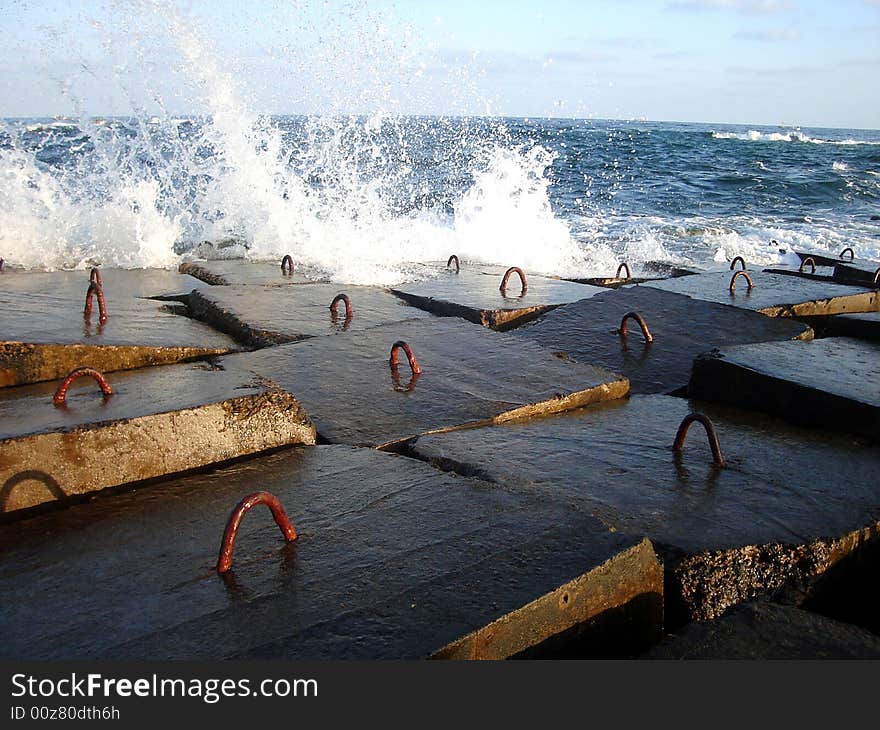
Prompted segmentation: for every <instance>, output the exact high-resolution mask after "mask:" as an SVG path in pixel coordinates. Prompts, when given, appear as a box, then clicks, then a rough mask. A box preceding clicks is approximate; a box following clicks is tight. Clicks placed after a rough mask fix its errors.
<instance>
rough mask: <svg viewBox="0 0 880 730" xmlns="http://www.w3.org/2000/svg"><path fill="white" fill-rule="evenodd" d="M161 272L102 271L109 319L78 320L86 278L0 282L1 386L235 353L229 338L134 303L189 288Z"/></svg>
mask: <svg viewBox="0 0 880 730" xmlns="http://www.w3.org/2000/svg"><path fill="white" fill-rule="evenodd" d="M188 279H189V277H182V276H180V275H179V274H174V273H172V272H166V271H161V270H142V271H124V272H123V271H120V270H108V271H106V272H104V273H103V275H102V287H103V290H104V298H105V300H106V305H107V311H108V317H107V320H106V322H104V323H101V321H100V317H99V312H98V311H97V309H98V308H97V307H95V309H96V311H95V312H94V313H93V314H92V316H91V317H90V318H89V319H85V318H84V317H83V309H84V305H85V301H86V292H87V290H88V287H89V273H88V272H84V271H78V272H63V273H53V274H22V273H18V274H14V275H8V276H7V275H6V274H3V275H2V276H0V328H2V332H3V341H2V342H0V386H10V385H22V384H27V383H36V382H42V381H47V380H54V379H57V378H62V377H64V376H65V375H66V374H67V373H68V372H70V371H71V370H72V369H73V368H75V367H80V366H89V367H94V368H97V369H98V370H101V371H104V372H112V371H116V370H129V369H132V368H139V367H145V366H149V365H164V364H168V363H175V362H181V361H185V360H193V359H196V358H201V357H206V356H210V355H221V354H224V353H226V352H230V351H235V350H238V349H239V347H238V346H237V345H236V343H235V342H234V341H233V340H232V339H230V338H229V337H228V336H226V335H224V334H221V333H219V332H217V331H215V330H213V329H211V328H210V327H208V326H207V325H205V324H202V323H201V322H195V321H193V320H190V319H187V318H185V317H181V316H179V315H177V314H174V313H173V312H172V311H171V310H170V309H169V308H168V305H166V304H163V303H162V302H158V301H152V300H149V299H144V298H140V297H141V295H147V294H149V295H154V294H156V293H158V292H159V291H163V290H164V291H169V292H170V291H174V290H175V289H177V287H178V286H189V285H190V283H191V282H190V281H187V280H188Z"/></svg>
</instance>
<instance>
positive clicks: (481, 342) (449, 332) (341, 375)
mask: <svg viewBox="0 0 880 730" xmlns="http://www.w3.org/2000/svg"><path fill="white" fill-rule="evenodd" d="M398 340H404V341H406V342H407V343H409V345H410V347H411V348H412V350H413V352H414V355H415V357H416V359H417V361H418V364H419V365H420V366H421V370H422V372H421V374H420V375H417V376H414V375H412V373H411V371H410V368H409V365H408V364H407V361H406V358H404V357H402V356H401V360H400V364H399V366H398V368H397V370H396V371H395V370H392V368H391V367H390V366H389V355H390V350H391V346H392V345H393V344H394V343H395V342H396V341H398ZM221 362H222V365H223V367H226V368H228V369H233V368H234V369H239V370H247V371H249V372H252V373H257V374H260V375H262V376H264V377H267V378H270V379H272V380H273V381H275V382H277V383H278V384H279V385H280V386H281V387H283V388H286V389H288V390H290V392H292V393H294V394H295V395H296V397H297V398H298V399H299V400H300V402H301V403H302V404H303V406H304V407H305V409H306V410H307V411H308V413H309V415H310V416H311V417H312V418H313V419H314V421H315V425H316V426H317V427H318V433H319V434H320V435H321V437H322V438H324V439H326V440H327V441H329V442H331V443H347V444H356V445H363V446H388V445H390V444H393V443H395V442H398V441H400V440H402V439H406V438H409V437H412V436H415V435H418V434H420V433H425V432H428V431H434V430H438V429H448V428H455V427H459V426H462V425H464V424H474V423H489V422H492V421H493V420H494V421H500V420H505V419H507V418H511V417H515V416H520V417H522V416H528V415H539V414H542V413H547V412H553V411H560V410H568V409H571V408H576V407H578V406H581V405H586V404H587V403H592V402H595V401H599V400H608V399H611V398H620V397H622V396H624V395H626V393H627V392H628V390H629V383H628V381H627V380H626V378H623V377H622V376H620V375H615V374H613V373H610V372H608V371H606V370H602V369H600V368H594V367H592V366H590V365H585V364H580V363H574V362H571V361H566V360H563V359H560V358H558V357H554V356H553V355H552V354H551V353H550V352H549V351H548V350H545V349H544V348H542V347H540V346H538V345H536V344H534V343H532V342H529V341H527V340H524V339H522V338H514V337H512V336H511V335H509V334H502V333H497V332H492V331H491V330H487V329H485V328H482V327H479V326H476V325H473V324H469V323H467V322H462V321H461V320H458V319H448V318H430V319H424V320H409V321H405V322H400V323H398V324H392V325H382V326H380V327H374V328H372V329H369V330H364V331H362V332H351V333H348V334H346V335H345V336H344V337H320V338H314V339H310V340H306V341H303V342H298V343H294V344H291V345H281V346H279V347H272V348H267V349H265V350H259V351H257V352H252V353H246V354H239V355H232V356H229V357H226V358H223V359H222V361H221Z"/></svg>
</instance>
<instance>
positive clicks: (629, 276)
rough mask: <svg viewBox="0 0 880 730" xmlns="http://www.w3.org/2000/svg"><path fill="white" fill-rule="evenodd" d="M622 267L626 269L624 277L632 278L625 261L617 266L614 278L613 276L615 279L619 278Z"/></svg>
mask: <svg viewBox="0 0 880 730" xmlns="http://www.w3.org/2000/svg"><path fill="white" fill-rule="evenodd" d="M622 269H625V270H626V278H627V279H632V278H633V277H632V272H631V271H630V270H629V264H628V263H626V261H624V262H623V263H622V264H621V265H620V266H618V267H617V273H616V274H615V275H614V278H615V279H619V278H620V272H621V270H622Z"/></svg>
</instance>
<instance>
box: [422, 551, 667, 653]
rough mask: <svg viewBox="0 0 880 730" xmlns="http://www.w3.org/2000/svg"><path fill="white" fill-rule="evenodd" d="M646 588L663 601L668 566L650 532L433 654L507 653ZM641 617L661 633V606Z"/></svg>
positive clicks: (527, 646)
mask: <svg viewBox="0 0 880 730" xmlns="http://www.w3.org/2000/svg"><path fill="white" fill-rule="evenodd" d="M646 594H653V595H654V596H656V598H657V600H658V601H659V603H660V605H661V606H662V603H663V568H662V566H661V565H660V561H659V560H658V558H657V555H656V553H655V552H654V547H653V545H652V544H651V542H650V540H648V539H647V538H645V539H643V540H642V541H641V542H640V543H639V544H637V545H634V546H632V547H630V548H628V549H627V550H624V551H623V552H621V553H619V554H618V555H615V556H613V557H611V558H609V559H608V560H606V561H605V562H604V563H603V564H602V565H599V566H597V567H595V568H593V569H591V570H589V571H587V572H586V573H583V574H582V575H580V576H578V577H576V578H574V579H573V580H570V581H568V582H567V583H564V584H563V585H561V586H559V587H558V588H556V589H555V590H553V591H551V592H550V593H546V594H544V595H543V596H540V597H539V598H536V599H535V600H534V601H532V602H530V603H528V604H526V605H525V606H522V607H521V608H518V609H516V610H514V611H511V612H510V613H508V614H506V615H504V616H502V617H501V618H499V619H496V620H495V621H492V622H491V623H489V624H487V625H486V626H484V627H482V628H480V629H477V630H476V631H473V632H471V633H469V634H467V635H465V636H463V637H461V638H460V639H457V640H456V641H453V642H451V643H449V644H447V645H446V646H444V647H442V648H441V649H438V650H437V651H435V652H434V653H433V654H432V655H431V657H430V658H431V659H506V658H508V657H511V656H513V655H515V654H518V653H520V652H522V651H525V650H527V649H530V648H532V647H535V646H537V645H538V644H541V643H542V642H544V641H546V640H548V639H551V638H553V637H554V636H557V635H559V634H561V633H563V632H565V631H569V630H571V629H573V628H576V627H578V626H579V625H582V624H585V623H586V622H588V621H590V620H591V619H593V618H596V617H597V616H599V615H600V614H602V613H603V612H605V611H609V610H614V609H618V608H622V607H624V606H626V605H627V604H629V603H631V602H632V601H634V600H635V599H637V598H639V597H641V596H644V595H646ZM636 619H637V620H638V621H639V622H641V623H643V624H645V625H646V629H647V630H648V632H650V633H653V634H655V635H656V637H657V639H659V638H660V636H661V634H662V631H663V620H662V612H661V613H659V614H657V613H654V612H651V611H642V612H640V613H638V614H637V615H636ZM658 619H659V620H658Z"/></svg>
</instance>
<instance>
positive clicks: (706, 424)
mask: <svg viewBox="0 0 880 730" xmlns="http://www.w3.org/2000/svg"><path fill="white" fill-rule="evenodd" d="M695 421H696V422H697V423H701V424H703V428H705V429H706V436H707V437H708V439H709V448H710V449H712V459H713V461H714V463H715V466H724V456H722V454H721V446H720V444H719V443H718V434H717V433H715V426H714V424H713V423H712V421H710V420H709V418H708V417H707V416H704V415H703V414H702V413H690V414H688V415H687V416H685V417H684V419H683V420H682V422H681V424H680V425H679V427H678V431H677V432H676V434H675V441H674V442H673V444H672V450H673V451H675V452H676V453H678V452H681V450H682V449H683V448H684V439H685V437H686V436H687V432H688V429H689V428H690V427H691V424H692V423H694V422H695Z"/></svg>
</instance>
